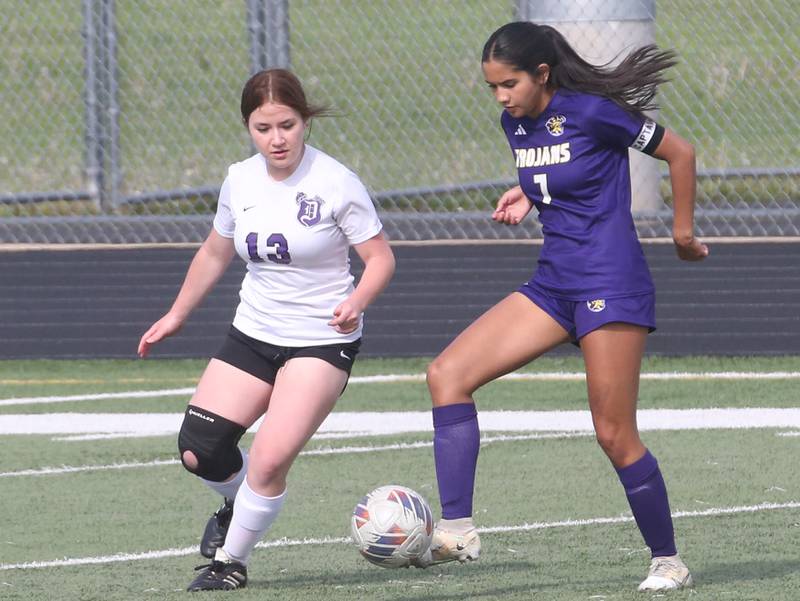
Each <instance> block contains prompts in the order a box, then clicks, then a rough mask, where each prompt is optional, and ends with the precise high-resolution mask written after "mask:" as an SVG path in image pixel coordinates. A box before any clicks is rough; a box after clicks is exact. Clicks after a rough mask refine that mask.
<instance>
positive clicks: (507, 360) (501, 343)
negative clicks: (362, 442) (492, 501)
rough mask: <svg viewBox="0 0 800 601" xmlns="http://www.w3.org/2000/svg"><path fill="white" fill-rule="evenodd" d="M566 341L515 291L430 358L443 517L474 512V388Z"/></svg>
mask: <svg viewBox="0 0 800 601" xmlns="http://www.w3.org/2000/svg"><path fill="white" fill-rule="evenodd" d="M566 340H567V333H566V331H565V330H564V329H563V328H562V327H561V326H560V325H559V324H558V323H557V322H556V321H555V320H554V319H553V318H551V317H550V316H549V315H548V314H547V313H545V312H544V311H543V310H542V309H540V308H539V307H538V306H536V305H535V304H534V303H533V302H531V301H530V300H529V299H528V298H527V297H525V296H524V295H522V294H520V293H518V292H515V293H513V294H511V295H509V296H508V297H506V298H505V299H503V300H502V301H500V302H499V303H498V304H497V305H495V306H494V307H492V308H491V309H489V310H488V311H487V312H486V313H484V314H483V315H482V316H481V317H479V318H478V319H477V320H476V321H475V322H474V323H472V325H470V326H469V327H468V328H467V329H466V330H464V331H463V332H462V333H461V334H460V335H459V336H458V337H457V338H456V339H455V340H454V341H453V342H452V343H451V344H450V345H449V346H448V347H447V348H446V349H445V350H444V351H443V352H442V353H441V355H439V356H438V357H437V358H436V359H435V360H434V361H433V363H431V365H430V367H429V368H428V388H429V389H430V393H431V398H432V400H433V425H434V438H433V447H434V457H435V460H436V477H437V480H438V483H439V495H440V498H441V502H442V518H443V519H445V520H456V519H461V518H466V517H469V516H471V515H472V495H473V489H474V485H475V468H476V465H477V461H478V448H479V446H480V432H479V429H478V419H477V412H476V410H475V401H474V400H473V398H472V394H473V392H475V390H477V389H478V388H479V387H480V386H482V385H483V384H485V383H487V382H489V381H491V380H494V379H495V378H497V377H499V376H501V375H503V374H506V373H509V372H510V371H513V370H514V369H516V368H518V367H520V366H522V365H525V364H526V363H529V362H530V361H532V360H533V359H535V358H536V357H538V356H539V355H541V354H542V353H544V352H545V351H547V350H549V349H551V348H553V347H554V346H556V345H558V344H560V343H562V342H565V341H566ZM466 527H469V524H467V525H466Z"/></svg>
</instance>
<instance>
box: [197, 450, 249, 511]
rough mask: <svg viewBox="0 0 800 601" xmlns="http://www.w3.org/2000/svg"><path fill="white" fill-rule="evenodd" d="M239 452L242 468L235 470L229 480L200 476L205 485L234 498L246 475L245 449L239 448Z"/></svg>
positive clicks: (228, 497) (229, 497) (226, 496)
mask: <svg viewBox="0 0 800 601" xmlns="http://www.w3.org/2000/svg"><path fill="white" fill-rule="evenodd" d="M239 453H241V454H242V469H240V470H239V471H238V472H236V474H235V475H234V476H233V478H231V479H230V480H227V481H225V482H214V481H212V480H206V479H205V478H200V479H201V480H202V481H203V482H204V483H205V484H206V486H208V487H209V488H211V489H213V490H215V491H217V492H218V493H219V494H221V495H222V496H223V497H225V498H227V499H234V498H236V493H237V492H239V487H240V486H241V485H242V482H244V477H245V476H246V475H247V451H245V450H244V449H241V448H240V449H239Z"/></svg>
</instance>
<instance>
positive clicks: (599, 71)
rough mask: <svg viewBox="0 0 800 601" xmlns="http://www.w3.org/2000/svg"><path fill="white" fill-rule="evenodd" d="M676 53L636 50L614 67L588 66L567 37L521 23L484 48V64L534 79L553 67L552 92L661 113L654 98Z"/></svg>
mask: <svg viewBox="0 0 800 601" xmlns="http://www.w3.org/2000/svg"><path fill="white" fill-rule="evenodd" d="M675 56H676V55H675V53H674V52H673V51H671V50H659V49H658V46H656V45H655V44H649V45H647V46H642V47H641V48H638V49H637V50H635V51H634V52H632V53H631V54H629V55H628V56H627V57H625V59H624V60H623V61H622V62H621V63H620V64H618V65H617V66H616V67H610V66H609V63H606V64H604V65H593V64H591V63H588V62H587V61H585V60H584V59H583V58H581V56H580V55H579V54H578V53H577V52H576V51H575V49H574V48H573V47H572V46H571V45H570V44H569V42H568V41H567V40H566V38H564V36H563V35H562V34H561V33H560V32H559V31H557V30H556V29H554V28H553V27H550V26H549V25H536V24H534V23H530V22H527V21H518V22H514V23H508V24H506V25H503V26H502V27H501V28H500V29H498V30H497V31H495V32H494V33H493V34H492V35H491V36H490V37H489V39H488V40H487V41H486V44H485V45H484V47H483V54H482V58H481V60H482V62H487V61H489V60H496V61H498V62H502V63H506V64H509V65H511V66H512V67H514V68H516V69H520V70H522V71H526V72H527V73H529V74H530V75H531V76H535V75H536V74H537V72H538V67H539V65H540V64H542V63H544V64H547V65H549V66H550V78H549V79H548V82H547V85H548V87H562V88H566V89H569V90H574V91H576V92H585V93H587V94H595V95H598V96H603V97H605V98H608V99H609V100H612V101H614V102H616V103H617V104H618V105H619V106H621V107H622V108H624V109H625V110H627V111H629V112H631V113H635V114H641V113H643V112H644V111H647V110H651V109H657V108H658V105H657V104H656V103H655V95H656V91H657V88H658V86H659V85H660V84H662V83H664V82H666V81H667V79H666V78H665V77H664V71H666V70H667V69H669V68H670V67H672V66H674V65H675V64H677V61H676V60H675Z"/></svg>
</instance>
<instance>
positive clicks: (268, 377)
mask: <svg viewBox="0 0 800 601" xmlns="http://www.w3.org/2000/svg"><path fill="white" fill-rule="evenodd" d="M359 348H361V339H360V338H359V339H358V340H354V341H353V342H343V343H341V344H323V345H320V346H275V345H274V344H269V343H268V342H262V341H261V340H256V339H255V338H251V337H250V336H248V335H247V334H243V333H242V332H240V331H239V330H237V329H236V328H234V327H233V326H231V329H230V331H229V332H228V336H227V337H226V338H225V341H224V342H223V343H222V347H221V348H220V349H219V350H218V351H217V353H216V354H215V355H214V358H215V359H219V360H220V361H224V362H225V363H228V364H229V365H233V366H234V367H238V368H239V369H241V370H242V371H246V372H247V373H249V374H250V375H252V376H255V377H256V378H258V379H259V380H263V381H264V382H267V383H269V384H275V376H277V374H278V370H279V369H280V368H281V367H283V365H284V363H286V362H287V361H288V360H289V359H292V358H294V357H317V358H318V359H322V360H323V361H327V362H328V363H330V364H331V365H333V366H334V367H338V368H339V369H341V370H342V371H345V372H347V375H348V377H349V376H350V370H351V369H352V368H353V363H354V362H355V359H356V355H357V354H358V350H359Z"/></svg>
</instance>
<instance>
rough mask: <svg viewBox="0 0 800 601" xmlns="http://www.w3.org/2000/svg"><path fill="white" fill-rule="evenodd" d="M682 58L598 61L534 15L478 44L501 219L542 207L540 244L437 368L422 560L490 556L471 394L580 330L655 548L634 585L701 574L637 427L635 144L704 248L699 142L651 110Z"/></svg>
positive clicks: (603, 438) (643, 301)
mask: <svg viewBox="0 0 800 601" xmlns="http://www.w3.org/2000/svg"><path fill="white" fill-rule="evenodd" d="M673 56H674V55H673V53H671V52H663V51H659V50H658V49H657V48H656V47H655V46H645V47H643V48H640V49H638V50H636V51H635V52H633V53H632V54H631V55H630V56H628V57H627V58H626V59H625V60H624V61H622V63H621V64H619V66H617V67H615V68H610V67H607V66H606V67H597V66H594V65H591V64H589V63H587V62H586V61H584V60H583V59H581V58H580V56H578V54H577V53H576V52H575V51H574V49H573V48H572V47H571V46H570V45H569V43H568V42H567V41H566V40H565V39H564V37H563V36H562V35H561V34H560V33H559V32H558V31H556V30H555V29H553V28H552V27H549V26H544V25H536V24H534V23H530V22H516V23H509V24H507V25H504V26H503V27H501V28H500V29H498V30H497V31H495V32H494V33H493V34H492V35H491V36H490V37H489V39H488V41H487V42H486V44H485V46H484V49H483V55H482V68H483V74H484V77H485V79H486V82H487V83H488V84H489V88H490V89H491V90H492V92H493V93H494V96H495V99H496V100H497V101H498V102H499V103H500V104H501V105H502V106H503V109H504V110H503V113H502V118H501V122H502V125H503V128H504V130H505V133H506V135H507V136H508V138H509V142H510V145H511V147H512V150H513V151H514V153H515V157H516V162H517V168H518V173H519V177H520V185H519V186H516V187H514V188H512V189H511V190H508V191H507V192H506V193H505V194H503V195H502V196H501V198H500V199H499V201H498V202H497V206H496V209H495V211H494V213H493V214H492V219H494V220H495V221H497V222H499V223H504V224H508V225H516V224H518V223H519V222H520V221H521V220H522V219H523V218H524V217H525V216H526V215H527V214H528V213H529V212H530V210H531V208H533V206H534V205H535V206H536V208H537V210H538V212H539V218H540V220H541V222H542V226H543V227H542V230H543V236H544V244H543V247H542V252H541V254H540V260H539V266H538V268H537V271H536V274H534V276H533V278H531V280H530V281H529V282H527V283H526V284H525V285H523V286H522V287H520V289H519V290H517V291H515V292H512V293H511V294H510V295H509V296H507V297H506V298H505V299H503V300H502V301H500V302H499V303H498V304H497V305H495V306H494V307H492V308H491V309H489V310H488V311H487V312H486V313H484V314H483V315H482V316H481V317H479V318H478V319H477V320H476V321H475V322H474V323H473V324H471V325H470V326H469V327H468V328H467V329H466V330H465V331H464V332H462V333H461V334H460V335H459V336H458V337H457V338H456V339H455V340H454V341H453V342H452V343H451V344H450V345H449V346H448V347H447V348H446V349H445V350H444V351H443V352H442V353H441V354H440V355H439V356H438V357H437V358H436V359H435V360H434V361H433V362H432V363H431V365H430V367H429V368H428V374H427V376H428V388H429V389H430V393H431V397H432V399H433V423H434V456H435V462H436V473H437V480H438V484H439V492H440V497H441V503H442V520H441V521H439V522H438V524H437V526H436V529H435V532H434V538H433V543H432V545H431V554H430V556H429V557H427V558H425V560H424V561H423V562H421V563H422V564H423V565H424V564H429V563H430V562H432V563H438V562H442V561H450V560H459V561H462V562H464V561H467V560H472V559H477V558H478V556H479V554H480V540H479V537H478V534H477V532H476V530H475V526H474V524H473V521H472V495H473V488H474V482H475V467H476V463H477V458H478V448H479V444H480V439H479V429H478V421H477V412H476V409H475V402H474V400H473V398H472V394H473V392H474V391H475V390H477V389H478V388H479V387H481V386H482V385H484V384H486V383H487V382H490V381H492V380H494V379H496V378H498V377H500V376H502V375H503V374H507V373H509V372H511V371H513V370H515V369H517V368H519V367H521V366H523V365H525V364H527V363H529V362H530V361H532V360H534V359H536V358H537V357H539V356H540V355H542V354H543V353H545V352H547V351H548V350H550V349H552V348H554V347H555V346H557V345H559V344H562V343H564V342H568V341H572V342H575V343H578V344H579V345H580V348H581V351H582V353H583V357H584V362H585V365H586V382H587V387H588V396H589V408H590V409H591V413H592V419H593V423H594V427H595V432H596V435H597V440H598V442H599V443H600V446H601V447H602V449H603V451H604V452H605V453H606V455H607V456H608V458H609V459H610V460H611V463H612V464H613V466H614V468H615V469H616V471H617V473H618V475H619V479H620V481H621V483H622V485H623V487H624V489H625V493H626V495H627V498H628V502H629V504H630V507H631V510H632V512H633V516H634V518H635V520H636V524H637V525H638V527H639V530H640V531H641V533H642V536H643V537H644V540H645V542H646V543H647V545H648V547H649V548H650V550H651V555H652V561H651V564H650V570H649V573H648V576H647V578H646V579H645V580H644V581H643V582H642V583H641V584H640V586H639V588H640V590H666V589H676V588H681V587H684V586H690V585H691V583H692V579H691V576H690V574H689V570H688V569H687V568H686V566H685V565H684V563H683V562H682V561H681V559H680V558H679V556H678V553H677V550H676V547H675V537H674V534H673V527H672V518H671V516H670V508H669V502H668V500H667V491H666V487H665V485H664V480H663V478H662V476H661V472H660V470H659V467H658V463H657V462H656V459H655V457H653V455H652V454H651V453H650V452H649V451H648V450H647V448H646V447H645V446H644V444H643V443H642V441H641V440H640V438H639V432H638V429H637V426H636V401H637V395H638V387H639V370H640V365H641V359H642V355H643V353H644V349H645V342H646V339H647V334H648V332H650V331H652V330H653V329H654V328H655V309H654V307H655V300H654V292H653V287H652V281H651V279H650V274H649V272H648V270H647V265H646V263H645V261H644V255H643V253H642V250H641V246H640V245H639V242H638V239H637V237H636V231H635V228H634V224H633V218H632V216H631V211H630V204H631V197H630V175H629V165H628V148H629V147H633V148H636V149H637V150H640V151H643V152H646V153H648V154H651V155H652V156H654V157H656V158H658V159H661V160H664V161H666V162H667V163H668V165H669V173H670V182H671V185H672V192H673V198H674V200H673V207H674V223H673V231H672V234H673V240H674V243H675V249H676V251H677V254H678V256H679V257H680V258H681V259H683V260H686V261H699V260H701V259H703V258H705V257H706V256H707V255H708V248H707V247H706V246H705V245H704V244H702V243H701V242H700V241H699V240H698V239H697V238H695V237H694V233H693V220H694V200H695V184H696V182H695V156H694V149H693V147H692V146H691V145H690V144H689V143H688V142H686V141H685V140H683V139H681V138H680V137H679V136H678V135H676V134H675V133H673V132H672V131H669V130H667V129H664V128H663V127H661V126H660V125H657V124H656V123H654V122H652V121H650V120H649V119H647V118H646V117H645V116H644V114H643V111H645V110H647V109H651V108H655V105H654V103H653V98H654V96H655V93H656V88H657V86H658V84H660V83H662V82H663V81H664V80H663V77H662V74H663V72H664V70H665V69H667V68H668V67H670V66H672V65H673V64H674V60H673ZM487 349H489V352H487Z"/></svg>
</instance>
